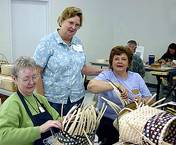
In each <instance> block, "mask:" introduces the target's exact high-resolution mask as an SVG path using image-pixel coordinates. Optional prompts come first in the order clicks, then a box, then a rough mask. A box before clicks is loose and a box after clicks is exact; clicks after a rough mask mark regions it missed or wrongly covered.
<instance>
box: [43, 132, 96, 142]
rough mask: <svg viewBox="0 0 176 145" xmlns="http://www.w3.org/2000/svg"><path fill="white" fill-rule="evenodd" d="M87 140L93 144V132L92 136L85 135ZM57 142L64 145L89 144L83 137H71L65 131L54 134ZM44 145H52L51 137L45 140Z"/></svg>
mask: <svg viewBox="0 0 176 145" xmlns="http://www.w3.org/2000/svg"><path fill="white" fill-rule="evenodd" d="M87 136H88V138H89V140H90V141H91V142H92V143H93V142H94V139H95V132H94V133H93V134H87ZM55 137H56V138H57V140H58V141H59V142H60V143H62V144H64V145H89V142H88V140H87V138H86V137H85V136H74V137H73V136H71V135H69V134H68V133H67V132H65V131H61V130H60V131H59V132H58V133H56V134H55ZM43 142H44V144H45V145H52V144H53V142H52V136H51V137H49V138H47V139H45V140H44V141H43Z"/></svg>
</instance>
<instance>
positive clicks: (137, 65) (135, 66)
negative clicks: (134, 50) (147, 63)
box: [129, 54, 145, 78]
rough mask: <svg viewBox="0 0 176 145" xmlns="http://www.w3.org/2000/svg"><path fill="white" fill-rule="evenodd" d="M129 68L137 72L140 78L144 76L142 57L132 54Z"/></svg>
mask: <svg viewBox="0 0 176 145" xmlns="http://www.w3.org/2000/svg"><path fill="white" fill-rule="evenodd" d="M129 70H130V71H132V72H136V73H139V74H140V75H141V77H142V78H143V77H144V76H145V69H144V64H143V61H142V59H141V58H140V57H139V56H138V55H136V54H133V60H132V64H131V66H130V68H129Z"/></svg>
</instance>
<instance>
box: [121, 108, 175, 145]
mask: <svg viewBox="0 0 176 145" xmlns="http://www.w3.org/2000/svg"><path fill="white" fill-rule="evenodd" d="M164 114H166V112H165V111H162V110H159V109H156V108H153V107H149V106H143V107H140V108H138V109H136V110H133V111H131V112H129V113H124V114H123V115H121V116H120V117H119V134H120V140H122V141H124V142H131V143H135V144H146V145H148V144H153V145H156V144H159V145H160V144H162V143H163V140H164V141H165V142H168V143H173V142H174V141H175V140H174V138H175V136H174V135H175V134H176V133H174V134H169V132H168V130H171V129H172V131H175V132H176V127H175V123H176V122H174V121H176V116H174V115H172V114H169V113H167V115H164ZM164 117H165V119H164ZM151 122H152V123H151ZM156 122H157V123H158V124H157V123H156ZM161 124H162V125H161ZM150 125H151V126H150ZM155 125H156V126H155ZM158 127H159V128H160V129H159V130H158V129H157V128H158ZM149 131H150V133H149ZM173 136H174V137H173ZM155 137H156V138H155ZM174 144H176V143H175V142H174Z"/></svg>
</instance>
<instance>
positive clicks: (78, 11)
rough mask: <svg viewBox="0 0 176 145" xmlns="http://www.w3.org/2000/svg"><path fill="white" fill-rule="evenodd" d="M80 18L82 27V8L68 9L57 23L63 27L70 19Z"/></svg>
mask: <svg viewBox="0 0 176 145" xmlns="http://www.w3.org/2000/svg"><path fill="white" fill-rule="evenodd" d="M75 16H78V17H79V18H80V26H82V20H83V14H82V11H81V9H80V8H77V7H67V8H65V9H64V10H63V12H62V13H61V15H60V16H59V17H58V19H57V23H58V24H59V26H61V23H62V22H63V21H65V20H67V19H69V18H72V17H75Z"/></svg>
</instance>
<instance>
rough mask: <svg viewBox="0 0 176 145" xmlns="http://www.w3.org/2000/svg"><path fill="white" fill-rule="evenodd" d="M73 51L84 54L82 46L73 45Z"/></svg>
mask: <svg viewBox="0 0 176 145" xmlns="http://www.w3.org/2000/svg"><path fill="white" fill-rule="evenodd" d="M72 48H73V50H75V51H78V52H83V47H82V45H80V44H78V45H72Z"/></svg>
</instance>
